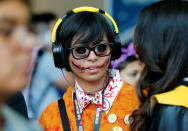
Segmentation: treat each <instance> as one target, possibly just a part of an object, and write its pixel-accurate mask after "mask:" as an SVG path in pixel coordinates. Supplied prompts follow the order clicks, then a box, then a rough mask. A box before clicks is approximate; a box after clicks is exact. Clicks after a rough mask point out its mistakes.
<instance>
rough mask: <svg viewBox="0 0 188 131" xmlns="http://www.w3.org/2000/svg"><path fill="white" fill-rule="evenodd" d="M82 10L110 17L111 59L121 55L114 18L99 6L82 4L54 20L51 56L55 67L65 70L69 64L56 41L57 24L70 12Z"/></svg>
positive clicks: (68, 68)
mask: <svg viewBox="0 0 188 131" xmlns="http://www.w3.org/2000/svg"><path fill="white" fill-rule="evenodd" d="M84 11H87V12H93V13H100V14H103V15H105V16H106V17H107V18H109V19H110V21H111V22H112V24H113V27H114V40H115V42H114V47H113V49H112V60H115V59H118V58H119V57H120V56H121V41H120V39H119V36H118V33H119V30H118V27H117V24H116V22H115V20H114V19H113V18H112V17H111V16H110V15H109V14H108V13H107V12H105V11H103V10H101V9H99V8H94V7H88V6H83V7H78V8H75V9H72V10H70V11H68V12H67V13H66V15H65V16H64V17H63V18H60V19H59V20H58V21H57V22H56V24H55V26H54V28H53V31H52V52H53V57H54V64H55V66H56V67H57V68H66V69H67V70H70V67H69V66H68V65H69V64H67V63H66V62H65V59H64V50H63V47H62V45H61V44H60V43H57V42H56V31H57V29H58V27H59V25H60V24H61V23H62V22H63V19H65V17H68V16H70V15H71V14H75V13H79V12H84Z"/></svg>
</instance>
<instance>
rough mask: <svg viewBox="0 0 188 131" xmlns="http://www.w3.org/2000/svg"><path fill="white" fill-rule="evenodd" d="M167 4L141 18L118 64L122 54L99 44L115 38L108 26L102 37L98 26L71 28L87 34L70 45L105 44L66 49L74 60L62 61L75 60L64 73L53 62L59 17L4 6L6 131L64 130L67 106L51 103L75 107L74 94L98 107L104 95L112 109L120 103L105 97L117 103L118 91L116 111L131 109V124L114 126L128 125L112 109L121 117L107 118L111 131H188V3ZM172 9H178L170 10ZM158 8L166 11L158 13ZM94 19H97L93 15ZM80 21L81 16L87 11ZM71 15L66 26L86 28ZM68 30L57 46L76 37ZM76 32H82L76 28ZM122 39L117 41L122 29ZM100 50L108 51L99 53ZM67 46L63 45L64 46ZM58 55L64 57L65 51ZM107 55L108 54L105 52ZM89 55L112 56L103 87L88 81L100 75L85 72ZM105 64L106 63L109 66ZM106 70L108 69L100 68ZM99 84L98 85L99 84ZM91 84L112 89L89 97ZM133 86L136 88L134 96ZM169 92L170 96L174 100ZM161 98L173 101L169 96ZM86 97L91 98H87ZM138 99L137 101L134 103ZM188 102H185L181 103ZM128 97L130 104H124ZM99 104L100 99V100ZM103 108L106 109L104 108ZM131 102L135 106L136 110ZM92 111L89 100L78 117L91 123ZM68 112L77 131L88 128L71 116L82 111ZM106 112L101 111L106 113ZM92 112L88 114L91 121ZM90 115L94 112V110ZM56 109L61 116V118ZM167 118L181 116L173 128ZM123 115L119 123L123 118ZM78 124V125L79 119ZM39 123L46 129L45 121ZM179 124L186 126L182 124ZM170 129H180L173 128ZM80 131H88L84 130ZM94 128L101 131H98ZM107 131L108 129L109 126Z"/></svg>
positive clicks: (0, 4) (1, 47)
mask: <svg viewBox="0 0 188 131" xmlns="http://www.w3.org/2000/svg"><path fill="white" fill-rule="evenodd" d="M164 1H166V2H167V3H165V2H164V3H163V2H161V3H160V2H158V4H156V5H155V4H154V5H151V6H148V7H145V8H144V9H143V10H142V11H141V13H140V15H139V17H138V22H137V26H136V29H135V34H134V36H132V38H131V40H129V41H128V42H123V43H121V44H122V46H121V48H120V50H118V51H120V52H118V53H117V52H115V54H116V53H117V54H119V57H117V58H118V59H113V56H114V52H113V50H114V49H115V47H113V48H112V47H108V45H107V44H106V43H104V42H103V43H100V42H99V40H101V39H102V40H101V41H106V40H108V39H109V38H108V37H109V36H108V34H107V33H108V31H109V30H108V26H107V27H104V29H103V32H102V33H103V34H102V33H99V31H96V30H97V29H98V28H99V27H100V26H101V25H97V26H96V27H97V29H94V28H95V27H94V26H93V25H92V26H93V27H91V26H90V27H89V26H87V25H84V24H83V25H84V26H83V25H82V24H80V25H79V26H80V28H81V29H79V28H75V29H72V30H73V31H72V32H74V31H75V32H76V31H78V32H79V33H80V34H81V35H80V34H79V35H77V34H76V35H75V34H73V35H72V34H71V33H69V34H71V35H70V36H71V37H72V38H71V40H69V38H67V39H66V41H68V42H69V41H71V42H75V43H76V42H82V43H84V44H88V43H89V42H91V41H92V43H97V42H99V43H97V44H96V45H89V46H87V47H86V46H83V47H82V46H80V45H79V44H78V46H80V47H78V46H75V45H76V44H77V43H76V44H75V43H73V44H72V45H71V44H70V47H72V46H73V48H67V47H66V46H65V47H64V48H67V50H70V52H72V53H70V52H68V53H69V54H68V55H67V54H66V55H64V54H63V55H64V56H63V57H65V58H63V60H64V59H65V61H69V63H71V64H70V65H69V64H67V63H65V65H64V67H63V68H59V67H58V68H57V65H56V64H57V63H55V65H54V61H55V59H56V58H54V57H55V55H54V54H55V53H56V52H54V51H52V50H53V49H52V42H51V41H53V40H52V39H53V38H52V31H53V27H54V25H55V24H57V23H58V22H57V23H56V21H57V19H58V18H57V16H56V15H55V14H53V13H52V12H44V13H40V14H34V13H32V11H31V7H30V4H29V2H30V1H28V0H0V60H1V66H0V81H1V82H0V131H1V130H3V131H4V130H5V131H12V130H14V131H38V130H57V131H58V130H61V129H65V128H64V125H63V127H62V126H59V125H62V124H63V123H61V122H60V121H63V119H60V118H61V117H60V115H61V112H60V111H59V110H58V109H59V108H60V107H58V106H57V105H58V104H59V103H58V104H57V103H52V102H54V101H56V102H57V100H60V99H62V98H64V100H65V103H66V102H67V101H69V100H68V96H69V97H70V98H71V100H72V99H73V100H74V99H75V98H74V94H77V95H78V96H79V95H80V99H79V100H78V103H79V102H80V101H82V99H86V98H89V97H91V99H90V100H89V101H94V102H91V103H92V104H93V103H95V102H96V99H95V98H94V97H93V96H95V95H96V94H97V93H101V103H102V104H103V102H104V101H103V100H102V99H103V97H104V98H105V102H106V103H107V102H109V105H110V104H111V105H110V106H112V104H113V102H114V101H113V100H112V99H113V98H110V100H109V101H108V100H106V99H109V98H106V96H108V95H109V94H110V93H111V94H110V95H111V96H112V97H113V96H115V98H116V95H117V94H118V93H119V92H121V93H119V94H120V97H118V98H119V99H118V100H119V101H121V102H124V103H118V102H119V101H118V102H116V103H118V104H117V105H116V108H117V107H119V108H122V109H121V111H122V110H123V109H124V107H123V106H122V105H126V106H127V108H128V109H129V108H130V110H126V113H127V114H128V115H127V114H126V116H123V117H125V118H124V120H123V123H125V125H126V127H120V126H118V124H117V125H115V122H117V123H118V122H119V124H120V125H121V124H122V123H121V122H120V121H121V120H119V119H120V118H119V119H118V118H117V116H116V114H115V113H114V112H115V111H117V112H118V111H119V110H118V108H117V109H116V108H114V107H113V108H112V109H114V112H110V111H109V112H110V113H109V114H110V115H109V116H108V118H106V117H105V118H104V120H103V119H102V125H103V126H104V127H105V125H106V126H107V124H106V123H105V122H106V121H108V122H109V123H111V124H114V125H113V126H114V127H113V128H112V130H111V131H115V130H118V129H119V130H123V129H128V130H133V131H138V130H152V131H154V130H163V129H164V130H165V131H168V130H173V131H175V130H180V131H183V130H188V126H187V125H186V122H188V117H187V116H188V114H187V112H188V111H187V108H188V104H187V97H186V96H185V93H188V90H187V86H188V84H187V81H188V80H187V78H188V75H187V74H188V68H187V67H188V66H187V64H188V63H187V59H188V54H187V53H186V52H187V49H188V46H187V44H188V43H187V42H188V40H187V34H188V33H187V31H188V25H187V23H186V22H187V16H188V3H187V2H185V1H184V2H185V3H183V2H182V3H183V4H182V3H178V2H177V1H178V0H172V1H170V0H164ZM179 1H181V0H179ZM168 2H169V3H170V2H171V3H174V4H171V5H170V6H169V3H168ZM176 2H177V3H176ZM167 5H168V8H167ZM175 5H177V6H175ZM159 9H161V10H160V11H159ZM157 11H158V12H157ZM72 12H73V11H72ZM89 12H90V13H91V12H92V11H89ZM156 12H157V13H156ZM68 13H70V12H68ZM100 13H101V12H100ZM168 13H169V14H168ZM75 14H76V13H75ZM78 14H79V13H78ZM80 14H82V12H81V13H80ZM155 14H156V16H155ZM68 15H69V14H67V16H68ZM82 15H83V16H86V17H88V18H91V19H92V17H96V18H99V19H101V20H99V19H97V20H96V21H98V23H100V22H101V23H102V24H104V23H105V22H103V19H102V18H100V17H101V16H102V15H101V16H100V15H99V16H97V15H96V16H92V15H91V14H84V13H83V14H82ZM90 15H91V16H90ZM72 16H73V17H70V19H69V17H68V18H66V19H65V21H70V22H72V25H71V26H74V24H75V23H76V22H78V23H79V20H80V19H82V18H84V17H81V16H76V15H74V13H73V15H72ZM74 16H75V18H74ZM77 17H80V19H77ZM166 17H168V18H166ZM146 19H147V21H146ZM110 20H111V19H110ZM75 21H76V22H75ZM83 21H84V20H83ZM111 21H112V20H111ZM161 21H166V23H164V24H163V25H162V24H161V23H162V22H161ZM182 21H184V22H182ZM185 21H186V22H185ZM74 22H75V23H74ZM89 22H90V21H88V23H89ZM157 22H159V23H157ZM160 22H161V23H160ZM83 23H84V22H83ZM66 24H67V23H66V22H65V24H64V23H63V24H62V23H60V24H59V26H60V27H57V31H56V32H57V36H56V37H55V38H58V40H57V41H58V42H59V41H60V43H61V42H62V43H63V42H64V41H63V40H62V39H63V38H61V37H65V38H66V37H68V36H66V35H64V34H63V33H64V32H65V31H67V32H68V31H70V32H71V28H72V27H69V26H66ZM113 24H114V23H113ZM82 26H83V27H82ZM62 27H67V28H68V27H69V28H70V29H65V31H64V30H62ZM75 27H77V25H76V26H75ZM87 28H88V30H90V29H91V28H92V29H93V32H92V33H93V34H92V33H88V32H87ZM101 28H102V26H101ZM115 28H116V27H115ZM63 29H64V28H63ZM85 30H86V32H85ZM100 30H102V29H100ZM106 30H107V31H106ZM96 32H97V33H96ZM109 32H110V31H109ZM110 33H111V32H110ZM110 33H109V34H110ZM62 34H63V35H62ZM96 34H97V35H96ZM98 34H99V35H98ZM101 34H102V35H103V36H102V37H101V36H100V35H101ZM115 34H118V33H117V32H116V29H115ZM148 34H150V35H148ZM92 35H96V36H94V37H95V38H94V37H93V36H92ZM98 37H99V38H98ZM172 37H173V38H172ZM51 38H52V39H51ZM82 38H83V39H82ZM91 39H92V40H91ZM96 39H97V40H96ZM88 41H89V42H88ZM93 41H94V42H93ZM68 42H67V43H68ZM64 43H66V42H64ZM159 43H160V44H159ZM74 44H75V45H74ZM100 44H101V45H102V46H100ZM61 46H64V45H63V44H62V45H61ZM74 46H75V47H74ZM91 46H92V47H91ZM107 48H110V50H111V52H110V53H111V54H105V55H103V54H102V55H101V54H100V53H101V52H102V51H103V50H105V51H106V50H107ZM55 49H56V48H55ZM57 49H59V50H61V48H59V47H58V48H57ZM62 49H63V48H62ZM79 49H80V50H79ZM81 49H82V50H81ZM100 51H101V52H100ZM105 51H103V52H102V53H106V52H105ZM107 51H108V50H107ZM65 53H67V52H65ZM76 53H77V54H76ZM79 53H80V54H79ZM84 53H88V54H84ZM60 55H62V54H60ZM69 55H70V56H69ZM76 55H77V56H76ZM90 55H95V56H98V57H101V56H102V57H101V59H102V58H106V57H108V56H109V55H110V57H109V59H110V60H109V61H108V60H106V61H107V62H104V63H105V64H104V65H103V66H106V65H108V64H109V66H108V67H107V68H104V70H102V71H101V72H100V73H104V72H103V71H106V72H108V71H109V69H108V68H109V67H110V71H109V72H108V73H107V74H105V73H106V72H105V73H104V74H102V75H101V78H99V79H100V80H98V81H97V79H98V78H95V77H90V76H89V75H88V77H87V76H86V77H85V74H84V73H85V72H87V71H88V72H90V74H92V73H93V72H95V70H96V69H95V67H93V66H88V67H87V69H84V66H86V65H87V64H86V63H85V65H84V62H85V61H82V60H83V59H85V58H87V57H89V58H90V57H91V56H90ZM115 57H116V56H115ZM58 58H61V57H58ZM89 58H88V59H89ZM91 59H92V58H91ZM93 59H94V58H93ZM96 59H97V58H96ZM63 60H62V61H63ZM71 60H72V61H71ZM79 60H81V62H77V61H79ZM102 60H103V61H105V60H104V59H102ZM102 60H101V61H102ZM70 61H71V62H70ZM88 61H89V60H88ZM90 61H91V60H90ZM93 61H94V60H93ZM96 61H97V60H96ZM93 63H94V62H93ZM103 66H101V68H102V67H103ZM97 68H98V66H97ZM114 72H115V74H114ZM117 72H118V73H117ZM108 75H109V76H108ZM118 75H119V76H120V78H119V77H118ZM115 79H116V80H117V79H118V80H119V79H120V80H119V83H118V82H117V83H115V82H114V80H115ZM94 80H96V81H95V82H93V81H94ZM101 81H102V82H101ZM103 81H104V82H103ZM111 81H113V83H115V84H117V85H114V87H113V86H111V85H112V83H110V82H111ZM122 81H123V82H122ZM80 83H81V84H80ZM88 83H89V84H90V85H93V86H95V85H97V86H101V85H103V86H104V85H105V88H102V89H100V88H99V89H98V87H97V88H96V89H97V90H96V91H93V92H95V93H94V94H92V92H91V91H90V90H89V87H90V86H89V84H88ZM96 83H97V84H96ZM109 83H110V84H111V85H110V84H109ZM87 84H88V85H87ZM108 84H109V85H110V86H111V88H110V87H109V86H108ZM83 85H87V86H88V90H87V88H82V87H84V86H83ZM182 86H183V87H182ZM73 87H74V89H73ZM115 87H118V89H115V90H113V89H114V88H115ZM121 87H122V88H123V89H122V88H121ZM132 87H133V88H134V89H132ZM176 87H178V91H176V92H175V91H174V90H175V89H176ZM179 87H180V88H179ZM109 88H110V89H109ZM129 88H130V89H129ZM105 89H107V90H109V92H110V91H111V90H112V92H110V93H109V92H107V93H106V92H105ZM125 90H126V91H127V92H126V91H125ZM169 91H171V92H170V93H169ZM172 91H174V92H172ZM70 92H71V93H70ZM96 92H97V93H96ZM122 92H123V93H122ZM132 92H133V93H132ZM68 93H69V94H68ZM82 93H83V94H82ZM134 93H135V94H136V93H137V95H134ZM162 93H166V94H165V95H163V94H162ZM161 94H162V95H161ZM64 95H65V97H64ZM82 95H83V96H85V97H82ZM97 95H98V94H97ZM103 95H104V96H103ZM133 96H134V98H132V97H133ZM181 96H182V97H183V98H180V97H181ZM95 97H96V96H95ZM137 97H138V98H137ZM115 98H114V99H115ZM120 98H121V99H120ZM125 98H127V99H129V100H130V101H126V102H125V101H124V99H125ZM93 99H95V100H93ZM97 99H99V100H100V96H98V97H97ZM138 101H139V102H138ZM58 102H59V101H58ZM97 102H98V103H99V101H97ZM97 102H96V103H97ZM105 102H104V103H105ZM131 102H133V104H132V103H131ZM50 103H52V104H50ZM67 103H68V102H67ZM106 103H105V104H106ZM116 103H115V104H116ZM49 104H50V106H49ZM79 104H80V103H79ZM86 104H88V105H89V104H90V103H89V102H88V103H87V101H85V102H84V104H83V106H84V107H83V108H81V107H80V105H81V104H80V105H79V107H78V108H79V111H80V112H81V113H82V111H83V115H81V116H79V114H78V115H77V116H78V117H83V118H84V120H85V119H86V117H88V118H90V117H91V116H90V113H91V114H92V113H93V111H96V109H94V107H92V105H89V106H87V105H86ZM72 105H73V106H75V108H73V107H71V106H72ZM85 105H86V106H85ZM133 106H134V107H133ZM65 107H66V108H67V109H70V110H68V111H67V112H68V113H69V114H68V115H69V116H68V117H67V119H69V123H70V128H71V129H76V128H77V126H78V123H79V122H80V123H81V125H82V121H81V120H80V121H78V120H79V119H78V118H77V116H76V115H75V116H72V114H71V113H73V114H74V111H73V110H76V107H77V105H76V104H75V103H74V101H73V102H70V103H68V104H66V105H65ZM96 108H97V109H99V110H100V107H99V108H98V106H96ZM102 108H103V107H102ZM102 108H101V110H104V109H102ZM104 108H105V107H104ZM106 108H107V107H106ZM64 109H65V108H64ZM85 109H86V111H87V113H85V114H84V111H85ZM87 109H89V111H88V110H87ZM110 109H111V107H108V109H106V110H104V112H106V114H108V110H110ZM133 109H134V110H133ZM57 110H58V112H56V111H57ZM90 110H91V111H90ZM161 110H163V111H164V112H163V111H161ZM180 110H181V111H182V112H181V111H180ZM79 111H78V112H79ZM48 113H49V115H48ZM97 113H98V112H97V111H96V114H97ZM118 113H119V112H118ZM118 113H117V114H118ZM132 113H133V114H132ZM164 113H169V115H173V113H174V117H172V116H171V117H172V119H173V121H171V122H168V124H164V123H165V121H170V119H167V117H168V116H166V115H164ZM181 113H182V114H185V116H184V117H183V118H182V117H181V115H180V114H181ZM54 114H55V115H56V116H55V115H54ZM70 114H71V115H70ZM75 114H76V112H75ZM93 114H95V113H93ZM114 114H115V116H114ZM131 114H132V115H131ZM53 115H54V119H52V120H55V122H56V120H57V123H58V124H57V125H56V126H54V125H53V126H54V127H53V128H52V125H50V124H49V123H50V122H46V120H48V119H50V118H51V117H53ZM57 115H58V116H57ZM118 115H119V117H120V116H121V113H120V114H118ZM70 116H71V118H70ZM93 116H94V115H93ZM93 116H92V118H91V119H92V120H94V118H95V117H96V116H95V117H93ZM99 116H100V113H99ZM102 116H104V114H102ZM75 117H76V118H77V119H76V118H75ZM73 118H75V120H74V119H73ZM39 119H40V123H39V122H38V120H39ZM107 119H108V120H107ZM117 119H118V120H117ZM174 119H177V120H181V123H179V121H176V120H174ZM73 121H75V122H73ZM86 121H87V122H88V123H89V122H90V121H91V120H88V119H87V120H85V121H83V122H85V123H87V122H86ZM104 121H105V122H104ZM160 121H161V122H160ZM53 122H54V121H53ZM53 122H52V123H53ZM99 122H100V121H99ZM162 122H163V123H162ZM173 122H174V123H175V122H177V123H178V124H177V125H174V123H173ZM72 123H74V124H75V125H77V126H75V125H74V124H72ZM127 123H128V124H127ZM39 124H41V125H42V126H40V125H39ZM89 124H90V123H89ZM171 124H172V125H174V126H172V127H169V125H171ZM48 125H49V126H48ZM50 126H51V127H50ZM74 126H75V127H74ZM87 126H88V125H87ZM94 126H95V124H94ZM129 126H130V127H129ZM178 126H179V127H178ZM81 127H82V128H85V126H81ZM78 129H79V127H78ZM92 129H93V130H94V128H93V127H92V128H91V130H92ZM101 129H102V128H101ZM104 129H108V128H106V127H105V128H104Z"/></svg>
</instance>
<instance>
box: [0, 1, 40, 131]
mask: <svg viewBox="0 0 188 131" xmlns="http://www.w3.org/2000/svg"><path fill="white" fill-rule="evenodd" d="M29 21H30V12H29V8H28V6H27V5H26V4H25V3H24V2H23V1H16V0H15V1H13V0H1V1H0V61H1V66H0V114H1V115H0V130H4V131H12V130H14V131H22V130H24V131H34V130H35V131H38V130H41V129H40V127H39V125H37V124H36V123H33V122H29V121H28V120H26V119H25V118H24V117H23V116H22V115H20V114H19V113H18V112H16V111H15V110H13V109H12V108H10V107H9V106H7V105H6V104H5V103H6V102H7V100H8V99H9V98H11V97H12V96H14V95H15V94H17V93H18V92H20V91H21V90H22V89H23V88H24V87H25V86H26V84H27V82H28V79H29V72H30V63H31V52H32V49H33V47H34V45H35V41H34V40H35V37H34V36H33V34H32V33H31V32H30V31H29ZM16 98H17V97H16ZM22 98H23V97H22ZM16 100H20V99H16ZM22 101H23V99H21V101H17V103H19V104H20V102H21V103H22ZM22 105H24V104H21V105H19V106H22ZM24 106H25V105H24ZM23 109H24V108H23ZM24 110H25V109H24Z"/></svg>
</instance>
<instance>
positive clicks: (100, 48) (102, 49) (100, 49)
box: [97, 44, 107, 52]
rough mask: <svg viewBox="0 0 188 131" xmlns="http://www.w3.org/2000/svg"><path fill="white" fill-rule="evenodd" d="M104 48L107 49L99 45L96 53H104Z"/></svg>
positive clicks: (105, 46)
mask: <svg viewBox="0 0 188 131" xmlns="http://www.w3.org/2000/svg"><path fill="white" fill-rule="evenodd" d="M106 48H107V45H105V44H101V45H99V46H97V51H98V52H104V51H105V50H106Z"/></svg>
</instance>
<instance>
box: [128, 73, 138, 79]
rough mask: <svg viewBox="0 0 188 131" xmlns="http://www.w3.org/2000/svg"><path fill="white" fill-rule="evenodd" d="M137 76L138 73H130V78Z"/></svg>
mask: <svg viewBox="0 0 188 131" xmlns="http://www.w3.org/2000/svg"><path fill="white" fill-rule="evenodd" d="M136 74H137V72H132V73H130V74H129V75H130V77H133V78H134V77H135V76H136Z"/></svg>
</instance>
